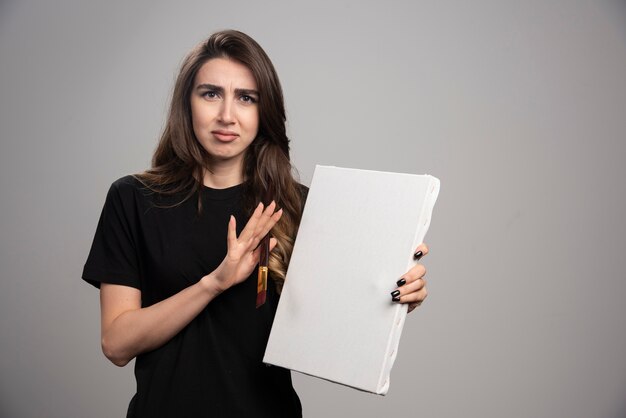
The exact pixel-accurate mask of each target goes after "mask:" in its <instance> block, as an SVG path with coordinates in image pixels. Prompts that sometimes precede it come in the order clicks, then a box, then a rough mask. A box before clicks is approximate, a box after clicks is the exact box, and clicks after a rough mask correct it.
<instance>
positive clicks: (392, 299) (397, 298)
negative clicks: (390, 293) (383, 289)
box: [391, 296, 400, 302]
mask: <svg viewBox="0 0 626 418" xmlns="http://www.w3.org/2000/svg"><path fill="white" fill-rule="evenodd" d="M391 301H392V302H400V296H396V297H393V298H391Z"/></svg>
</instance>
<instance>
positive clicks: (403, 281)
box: [396, 277, 406, 287]
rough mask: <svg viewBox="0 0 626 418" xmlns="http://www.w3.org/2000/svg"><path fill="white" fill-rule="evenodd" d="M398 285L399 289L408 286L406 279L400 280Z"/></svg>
mask: <svg viewBox="0 0 626 418" xmlns="http://www.w3.org/2000/svg"><path fill="white" fill-rule="evenodd" d="M396 284H397V285H398V287H400V286H404V285H405V284H406V279H405V278H404V277H403V278H401V279H400V280H398V281H397V282H396Z"/></svg>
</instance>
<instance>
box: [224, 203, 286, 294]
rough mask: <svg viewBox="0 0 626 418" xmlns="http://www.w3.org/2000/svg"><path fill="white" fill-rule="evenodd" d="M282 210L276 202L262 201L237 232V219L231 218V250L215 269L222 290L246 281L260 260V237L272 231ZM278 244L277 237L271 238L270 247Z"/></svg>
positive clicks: (229, 246)
mask: <svg viewBox="0 0 626 418" xmlns="http://www.w3.org/2000/svg"><path fill="white" fill-rule="evenodd" d="M282 214H283V211H282V209H279V210H277V211H276V203H275V202H272V203H270V204H269V205H268V206H267V207H266V208H264V207H263V204H262V203H259V205H258V206H257V207H256V209H255V210H254V212H253V213H252V216H251V217H250V220H248V223H247V224H246V226H245V227H244V228H243V230H242V231H241V234H239V236H237V221H236V219H235V217H234V216H231V217H230V220H229V222H228V237H227V241H228V252H227V253H226V257H225V258H224V260H223V261H222V263H221V264H220V265H219V267H218V268H217V269H216V270H215V271H214V272H213V273H212V274H214V277H215V279H216V282H217V285H218V288H219V289H220V291H224V290H226V289H228V288H229V287H231V286H234V285H235V284H237V283H240V282H242V281H244V280H245V279H246V278H247V277H248V276H250V274H251V273H252V271H253V270H254V267H255V266H256V265H257V264H258V262H259V253H260V248H257V247H258V246H259V243H260V242H261V239H262V238H263V237H264V236H265V235H267V234H268V233H269V231H270V230H271V229H272V228H273V227H274V225H276V222H278V220H279V219H280V217H281V216H282ZM275 245H276V240H275V239H273V238H272V239H271V240H270V250H271V249H272V248H274V246H275Z"/></svg>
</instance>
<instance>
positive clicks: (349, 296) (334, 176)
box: [264, 166, 439, 395]
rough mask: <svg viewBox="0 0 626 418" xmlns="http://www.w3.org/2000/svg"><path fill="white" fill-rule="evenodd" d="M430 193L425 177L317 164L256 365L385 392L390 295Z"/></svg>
mask: <svg viewBox="0 0 626 418" xmlns="http://www.w3.org/2000/svg"><path fill="white" fill-rule="evenodd" d="M438 193H439V180H438V179H436V178H435V177H432V176H429V175H412V174H399V173H388V172H378V171H367V170H356V169H347V168H338V167H326V166H317V167H316V169H315V173H314V175H313V180H312V183H311V188H310V191H309V195H308V198H307V202H306V206H305V209H304V212H303V216H302V222H301V224H300V229H299V231H298V236H297V238H296V242H295V247H294V251H293V255H292V258H291V262H290V265H289V270H288V272H287V279H286V282H285V286H284V288H283V291H282V295H281V298H280V302H279V305H278V310H277V313H276V318H275V320H274V324H273V327H272V331H271V334H270V338H269V341H268V344H267V348H266V351H265V357H264V362H265V363H268V364H273V365H277V366H281V367H285V368H288V369H292V370H296V371H299V372H302V373H306V374H309V375H313V376H317V377H320V378H323V379H326V380H330V381H333V382H336V383H340V384H343V385H347V386H351V387H354V388H357V389H360V390H364V391H367V392H372V393H377V394H381V395H384V394H386V393H387V391H388V388H389V374H390V371H391V367H392V365H393V362H394V360H395V358H396V355H397V348H398V343H399V340H400V334H401V332H402V328H403V325H404V319H405V317H406V312H407V307H406V305H404V304H398V303H395V302H392V301H391V296H390V292H392V291H393V290H394V289H395V288H396V284H395V282H396V281H397V280H398V279H399V278H400V277H401V275H402V274H404V273H405V272H406V271H407V270H409V268H410V267H411V266H413V265H414V264H415V261H414V260H413V251H414V249H415V248H416V247H417V246H418V245H419V244H420V243H421V242H422V241H423V239H424V235H425V234H426V231H427V230H428V227H429V225H430V218H431V214H432V210H433V206H434V204H435V200H436V199H437V195H438Z"/></svg>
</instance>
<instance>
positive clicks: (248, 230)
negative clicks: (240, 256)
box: [239, 203, 263, 242]
mask: <svg viewBox="0 0 626 418" xmlns="http://www.w3.org/2000/svg"><path fill="white" fill-rule="evenodd" d="M262 215H263V203H259V204H258V205H257V207H256V209H254V212H252V216H250V219H249V220H248V223H247V224H246V226H244V228H243V230H242V231H241V234H239V240H241V241H242V242H247V241H249V240H250V238H252V236H253V235H254V230H255V229H256V225H257V223H258V222H259V220H260V219H261V216H262Z"/></svg>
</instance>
